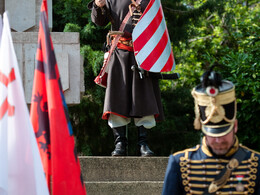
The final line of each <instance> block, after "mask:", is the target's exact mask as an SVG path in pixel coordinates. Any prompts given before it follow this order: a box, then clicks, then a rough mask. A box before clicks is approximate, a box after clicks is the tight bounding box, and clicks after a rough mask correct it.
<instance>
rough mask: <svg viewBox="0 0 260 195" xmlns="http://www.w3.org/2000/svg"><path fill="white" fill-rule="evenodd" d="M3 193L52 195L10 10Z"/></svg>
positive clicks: (3, 60) (0, 126)
mask: <svg viewBox="0 0 260 195" xmlns="http://www.w3.org/2000/svg"><path fill="white" fill-rule="evenodd" d="M0 19H1V18H0ZM0 30H1V29H0ZM0 194H1V195H20V194H21V195H23V194H26V195H49V191H48V188H47V183H46V181H45V176H44V172H43V167H42V164H41V159H40V154H39V150H38V146H37V143H36V139H35V134H34V131H33V128H32V124H31V121H30V117H29V111H28V108H27V105H26V102H25V97H24V91H23V86H22V80H21V77H20V72H19V69H18V63H17V59H16V55H15V51H14V47H13V41H12V37H11V31H10V26H9V21H8V17H7V14H6V13H4V16H3V29H2V38H1V44H0Z"/></svg>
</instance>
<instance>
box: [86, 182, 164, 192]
mask: <svg viewBox="0 0 260 195" xmlns="http://www.w3.org/2000/svg"><path fill="white" fill-rule="evenodd" d="M85 185H86V190H87V194H88V195H160V194H161V193H162V187H163V182H162V181H124V182H114V181H111V182H108V181H105V182H85Z"/></svg>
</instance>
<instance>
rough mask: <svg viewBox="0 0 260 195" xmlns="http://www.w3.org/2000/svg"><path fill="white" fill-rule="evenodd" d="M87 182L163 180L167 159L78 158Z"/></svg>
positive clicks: (135, 157)
mask: <svg viewBox="0 0 260 195" xmlns="http://www.w3.org/2000/svg"><path fill="white" fill-rule="evenodd" d="M79 159H80V164H81V172H82V176H83V180H84V181H87V182H105V181H110V182H112V181H113V182H124V181H132V182H133V181H138V182H141V181H159V182H162V181H163V179H164V175H165V171H166V167H167V163H168V157H138V156H133V157H132V156H128V157H107V156H98V157H97V156H79Z"/></svg>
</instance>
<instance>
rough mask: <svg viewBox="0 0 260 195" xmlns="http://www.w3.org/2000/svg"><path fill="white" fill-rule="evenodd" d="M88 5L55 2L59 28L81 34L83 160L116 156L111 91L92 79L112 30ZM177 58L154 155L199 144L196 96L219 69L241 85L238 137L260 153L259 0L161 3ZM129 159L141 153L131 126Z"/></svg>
mask: <svg viewBox="0 0 260 195" xmlns="http://www.w3.org/2000/svg"><path fill="white" fill-rule="evenodd" d="M88 2H89V0H59V1H58V0H54V1H53V19H54V21H53V31H65V32H79V33H80V43H81V55H82V56H83V57H84V72H85V88H86V91H85V94H84V96H83V98H82V101H81V104H79V105H76V106H73V107H70V108H69V111H70V116H71V121H72V124H73V129H74V131H75V135H76V138H77V146H78V151H79V152H80V153H81V154H83V155H110V152H111V151H112V150H113V136H112V131H111V130H110V128H109V127H108V125H107V121H103V120H102V119H101V115H102V111H103V99H104V94H105V90H104V89H103V88H101V87H99V86H97V85H95V83H94V82H93V80H94V78H95V76H96V75H97V74H98V73H99V70H100V68H101V66H102V60H103V52H102V47H103V43H104V42H105V39H106V33H107V32H108V30H109V28H110V25H108V26H106V27H105V28H101V27H98V26H96V25H94V24H93V23H92V22H91V18H90V10H88V9H87V3H88ZM161 2H162V6H163V9H164V15H165V18H166V22H167V27H168V31H169V35H170V39H171V42H172V45H173V46H172V48H173V53H174V56H175V61H176V65H177V66H176V70H175V72H178V73H180V75H181V77H180V79H179V80H177V81H166V80H162V81H161V82H160V86H161V91H162V103H163V106H164V112H165V117H166V120H165V121H164V122H161V123H158V124H157V126H156V127H155V128H153V129H152V131H151V133H150V135H149V141H150V145H151V146H150V147H151V149H152V150H154V152H155V153H156V155H158V156H165V155H168V154H170V153H173V152H176V151H178V150H181V149H184V148H187V147H192V146H193V145H195V144H197V143H198V141H199V139H200V136H201V134H200V133H198V132H197V131H195V130H194V129H193V119H194V111H193V110H194V104H193V98H192V97H191V94H190V91H191V89H192V88H193V87H195V86H196V85H197V84H199V82H200V80H199V79H200V76H201V75H202V73H203V72H204V71H205V70H206V69H208V68H209V67H210V66H211V65H213V64H219V66H218V67H217V68H216V70H217V71H220V72H221V74H222V76H223V78H226V79H228V80H231V81H232V82H233V83H234V84H235V86H236V96H237V100H238V111H237V118H238V122H239V131H238V136H239V139H240V141H242V143H243V144H245V145H248V146H249V147H251V148H253V149H257V150H259V151H260V145H259V144H258V142H259V141H260V129H259V128H260V120H258V117H259V116H260V94H259V93H260V90H259V88H260V84H259V83H260V82H259V81H260V79H259V73H260V65H259V61H260V59H259V55H260V52H259V48H260V47H259V37H260V35H259V19H260V18H259V11H260V10H259V3H258V1H257V0H248V1H240V0H226V1H224V0H175V1H172V0H162V1H161ZM128 132H129V149H128V151H129V155H135V154H136V151H135V149H136V147H135V146H136V142H137V138H136V127H135V126H134V125H133V124H131V125H129V126H128Z"/></svg>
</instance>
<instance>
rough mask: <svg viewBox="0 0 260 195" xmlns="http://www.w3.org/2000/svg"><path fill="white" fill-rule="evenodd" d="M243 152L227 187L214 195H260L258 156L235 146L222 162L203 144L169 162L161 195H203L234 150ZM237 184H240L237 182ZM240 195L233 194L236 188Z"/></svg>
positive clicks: (180, 153) (179, 154) (235, 192)
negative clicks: (240, 190)
mask: <svg viewBox="0 0 260 195" xmlns="http://www.w3.org/2000/svg"><path fill="white" fill-rule="evenodd" d="M239 147H240V148H242V149H243V150H245V151H246V157H245V158H244V159H243V160H242V162H241V163H240V164H239V166H238V167H237V168H236V169H235V170H233V172H232V174H231V176H230V177H229V179H228V180H227V183H226V184H225V185H224V186H223V187H221V188H220V189H219V190H218V191H217V192H216V194H257V195H260V180H259V179H260V173H259V169H260V167H259V158H260V155H259V153H257V152H255V151H253V150H250V149H248V148H246V147H244V146H242V145H239V144H238V140H237V141H236V144H235V145H234V147H233V148H232V149H231V150H230V152H229V153H228V154H227V155H226V156H225V157H222V158H217V157H214V156H213V155H212V153H211V152H210V151H209V149H208V147H207V146H206V144H205V141H204V143H202V145H197V146H196V147H194V148H190V149H187V150H184V151H181V152H178V153H175V154H174V155H171V156H170V158H169V162H168V166H167V170H166V174H165V178H164V186H163V192H162V194H163V195H182V194H203V192H204V190H205V188H208V186H209V184H210V183H211V182H212V181H213V180H214V178H215V176H216V175H217V174H219V172H220V171H221V170H222V169H223V168H224V167H225V166H226V165H227V163H228V162H229V161H230V159H232V157H233V156H234V154H235V153H236V151H237V150H238V148H239ZM240 180H241V181H240ZM241 184H242V185H243V187H244V191H243V192H237V189H236V187H237V185H241Z"/></svg>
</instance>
